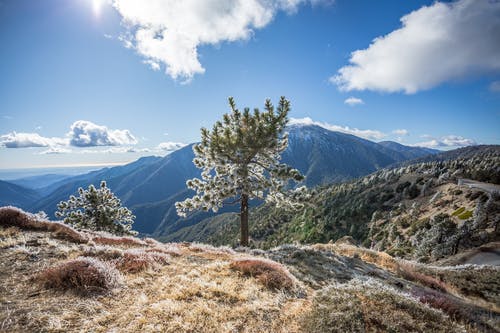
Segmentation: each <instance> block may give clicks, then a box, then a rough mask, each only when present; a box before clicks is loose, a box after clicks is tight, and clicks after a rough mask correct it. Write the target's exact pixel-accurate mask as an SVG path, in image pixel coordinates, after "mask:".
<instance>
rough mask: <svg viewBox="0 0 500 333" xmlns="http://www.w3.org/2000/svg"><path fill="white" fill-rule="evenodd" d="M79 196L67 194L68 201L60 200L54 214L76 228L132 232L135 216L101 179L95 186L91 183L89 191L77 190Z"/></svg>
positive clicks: (130, 233)
mask: <svg viewBox="0 0 500 333" xmlns="http://www.w3.org/2000/svg"><path fill="white" fill-rule="evenodd" d="M78 193H79V195H80V196H79V197H75V196H74V195H72V196H70V198H69V200H68V201H61V202H60V203H59V204H58V205H57V208H58V211H57V212H56V216H57V217H59V218H64V223H67V224H70V225H72V226H74V227H76V228H83V229H90V230H96V231H108V232H111V233H114V234H118V235H135V234H137V232H135V231H132V224H133V223H134V219H135V216H134V215H133V214H132V212H131V211H130V210H129V209H128V208H126V207H122V205H121V202H120V199H118V198H117V197H116V196H115V195H114V194H113V192H111V190H110V189H109V188H108V187H107V186H106V182H105V181H101V186H100V188H99V189H96V188H95V187H94V185H90V186H89V188H88V190H84V189H83V188H81V187H80V188H79V189H78Z"/></svg>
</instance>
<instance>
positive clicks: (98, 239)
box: [92, 234, 148, 246]
mask: <svg viewBox="0 0 500 333" xmlns="http://www.w3.org/2000/svg"><path fill="white" fill-rule="evenodd" d="M92 240H93V241H94V242H95V243H96V244H102V245H121V246H147V245H148V244H147V243H146V242H144V241H142V240H140V239H138V238H134V237H127V236H124V237H117V236H112V235H104V234H98V235H96V236H94V237H92Z"/></svg>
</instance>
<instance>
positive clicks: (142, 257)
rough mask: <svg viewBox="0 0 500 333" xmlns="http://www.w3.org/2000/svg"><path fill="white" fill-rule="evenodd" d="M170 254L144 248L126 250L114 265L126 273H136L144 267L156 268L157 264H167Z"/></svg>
mask: <svg viewBox="0 0 500 333" xmlns="http://www.w3.org/2000/svg"><path fill="white" fill-rule="evenodd" d="M169 259H170V256H168V255H167V254H164V253H161V252H155V251H153V252H146V251H144V250H127V251H125V252H124V253H123V256H122V257H121V258H120V259H118V261H117V263H116V267H117V268H118V269H119V270H121V271H123V272H127V273H137V272H141V271H143V270H146V269H158V266H159V265H167V264H168V260H169Z"/></svg>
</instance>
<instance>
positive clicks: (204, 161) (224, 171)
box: [175, 97, 307, 246]
mask: <svg viewBox="0 0 500 333" xmlns="http://www.w3.org/2000/svg"><path fill="white" fill-rule="evenodd" d="M229 105H230V107H231V113H229V114H224V116H223V119H222V121H217V122H216V123H215V125H214V127H213V130H212V131H209V130H207V129H206V128H202V129H201V143H199V144H197V145H195V146H194V147H193V150H194V153H195V158H194V160H193V163H194V164H195V165H196V167H198V168H199V169H202V170H203V171H202V173H201V179H198V178H194V179H190V180H188V181H187V182H186V185H187V187H188V188H190V189H192V190H195V191H196V195H194V196H193V197H192V198H188V199H186V200H184V201H183V202H176V204H175V205H176V208H177V213H178V214H179V215H180V216H186V212H188V211H192V210H199V209H202V210H204V211H208V210H210V209H211V210H212V211H214V212H217V210H218V209H219V208H220V207H222V205H223V204H225V203H228V202H227V199H230V198H235V199H236V200H235V202H238V201H239V203H240V228H241V238H240V244H241V245H242V246H248V203H249V200H250V199H253V198H257V199H264V198H265V199H266V201H267V202H273V203H275V204H277V205H278V206H285V207H286V206H288V207H290V206H291V207H294V206H295V207H296V206H297V205H296V203H298V201H297V200H295V199H297V198H300V199H302V198H305V197H306V196H307V194H306V189H305V187H300V188H298V189H296V190H295V191H289V192H286V191H285V189H286V188H287V186H288V185H289V181H290V180H294V181H297V182H299V181H302V180H303V179H304V177H303V176H302V175H301V174H300V172H299V171H298V170H296V169H293V168H291V167H290V166H288V165H286V164H282V163H279V160H280V154H281V153H282V152H283V151H284V150H285V149H286V147H287V145H288V137H287V133H285V127H286V125H287V123H288V118H287V116H288V112H289V110H290V102H289V101H288V100H286V99H285V98H284V97H281V100H280V103H279V105H278V107H277V108H276V109H275V108H274V106H273V105H272V104H271V101H270V100H266V103H265V112H261V111H259V109H254V111H253V112H250V109H249V108H245V109H244V110H243V112H240V111H239V110H238V109H237V108H236V105H235V102H234V100H233V98H229ZM299 205H300V204H299Z"/></svg>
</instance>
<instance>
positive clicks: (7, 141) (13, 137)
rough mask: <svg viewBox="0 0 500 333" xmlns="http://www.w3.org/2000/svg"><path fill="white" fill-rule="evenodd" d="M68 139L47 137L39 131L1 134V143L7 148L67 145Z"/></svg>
mask: <svg viewBox="0 0 500 333" xmlns="http://www.w3.org/2000/svg"><path fill="white" fill-rule="evenodd" d="M66 143H67V140H65V139H62V138H46V137H43V136H41V135H40V134H38V133H17V132H11V133H7V134H5V135H0V145H1V146H4V147H5V148H30V147H51V146H56V145H65V144H66Z"/></svg>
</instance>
